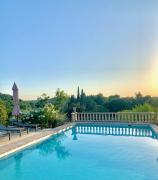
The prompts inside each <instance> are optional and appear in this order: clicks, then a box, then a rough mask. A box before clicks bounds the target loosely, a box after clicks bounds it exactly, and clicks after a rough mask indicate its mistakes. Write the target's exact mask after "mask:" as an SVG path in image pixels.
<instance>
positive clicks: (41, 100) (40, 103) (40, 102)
mask: <svg viewBox="0 0 158 180" xmlns="http://www.w3.org/2000/svg"><path fill="white" fill-rule="evenodd" d="M48 100H49V96H47V94H45V93H43V94H42V95H41V97H38V98H37V102H36V107H37V108H43V107H44V106H45V105H46V104H47V103H48Z"/></svg>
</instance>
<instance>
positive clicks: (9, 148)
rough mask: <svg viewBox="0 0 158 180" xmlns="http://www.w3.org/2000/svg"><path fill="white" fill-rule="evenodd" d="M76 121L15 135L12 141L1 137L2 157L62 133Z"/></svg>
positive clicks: (0, 150) (0, 151)
mask: <svg viewBox="0 0 158 180" xmlns="http://www.w3.org/2000/svg"><path fill="white" fill-rule="evenodd" d="M73 125H74V123H68V124H65V125H62V126H59V127H56V128H53V129H43V130H39V131H37V132H30V133H29V134H26V133H25V134H22V136H21V137H20V136H18V135H13V136H11V141H9V140H8V137H6V138H0V158H1V157H4V156H6V155H8V154H10V153H13V152H15V151H17V150H20V149H23V148H25V147H27V146H29V145H32V144H34V143H37V142H40V141H42V140H44V139H47V138H49V137H50V136H51V135H53V134H57V133H60V132H61V131H65V130H66V129H69V128H71V127H72V126H73Z"/></svg>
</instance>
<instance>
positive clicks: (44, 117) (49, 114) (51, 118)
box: [22, 103, 67, 127]
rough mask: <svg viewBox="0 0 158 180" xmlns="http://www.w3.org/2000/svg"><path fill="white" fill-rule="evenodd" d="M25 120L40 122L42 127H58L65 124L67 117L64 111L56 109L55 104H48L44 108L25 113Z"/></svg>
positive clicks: (34, 122)
mask: <svg viewBox="0 0 158 180" xmlns="http://www.w3.org/2000/svg"><path fill="white" fill-rule="evenodd" d="M22 119H23V121H25V122H30V123H33V124H40V125H41V126H42V127H56V126H58V125H62V124H64V123H65V122H66V121H67V119H66V115H65V114H64V113H61V112H59V110H56V108H55V106H54V105H53V104H50V103H48V104H46V105H45V106H44V108H39V109H37V110H33V111H31V112H30V113H27V114H24V115H23V118H22Z"/></svg>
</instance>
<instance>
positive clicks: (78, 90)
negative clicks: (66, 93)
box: [77, 86, 80, 100]
mask: <svg viewBox="0 0 158 180" xmlns="http://www.w3.org/2000/svg"><path fill="white" fill-rule="evenodd" d="M79 99H80V88H79V86H78V89H77V100H79Z"/></svg>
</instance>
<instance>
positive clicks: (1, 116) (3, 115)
mask: <svg viewBox="0 0 158 180" xmlns="http://www.w3.org/2000/svg"><path fill="white" fill-rule="evenodd" d="M7 118H8V115H7V109H6V106H5V104H4V102H3V101H0V124H6V122H7V121H6V120H7Z"/></svg>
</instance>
